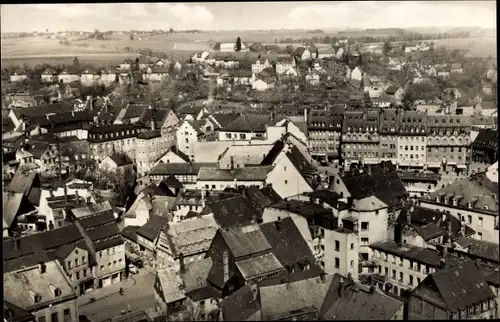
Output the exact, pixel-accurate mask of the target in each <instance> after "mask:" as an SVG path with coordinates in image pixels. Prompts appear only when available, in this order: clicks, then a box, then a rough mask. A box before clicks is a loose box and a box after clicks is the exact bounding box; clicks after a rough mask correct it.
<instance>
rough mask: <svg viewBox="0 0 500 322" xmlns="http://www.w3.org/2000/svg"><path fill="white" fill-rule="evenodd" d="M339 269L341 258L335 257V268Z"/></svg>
mask: <svg viewBox="0 0 500 322" xmlns="http://www.w3.org/2000/svg"><path fill="white" fill-rule="evenodd" d="M339 267H340V258H338V257H335V268H339Z"/></svg>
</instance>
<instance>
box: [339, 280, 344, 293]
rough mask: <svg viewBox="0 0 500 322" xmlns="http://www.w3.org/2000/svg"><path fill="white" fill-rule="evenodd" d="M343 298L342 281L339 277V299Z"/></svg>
mask: <svg viewBox="0 0 500 322" xmlns="http://www.w3.org/2000/svg"><path fill="white" fill-rule="evenodd" d="M343 296H344V279H343V278H342V277H341V278H340V282H339V297H340V298H342V297H343Z"/></svg>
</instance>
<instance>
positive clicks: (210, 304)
mask: <svg viewBox="0 0 500 322" xmlns="http://www.w3.org/2000/svg"><path fill="white" fill-rule="evenodd" d="M217 300H218V299H216V298H207V299H203V300H200V301H191V309H192V310H193V315H194V319H195V320H196V321H211V320H212V319H211V317H210V315H209V314H210V312H211V311H213V310H215V309H217V308H218V306H217Z"/></svg>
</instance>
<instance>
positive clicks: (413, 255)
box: [370, 241, 441, 267]
mask: <svg viewBox="0 0 500 322" xmlns="http://www.w3.org/2000/svg"><path fill="white" fill-rule="evenodd" d="M370 247H371V248H372V249H376V250H378V251H381V252H386V253H389V254H393V255H396V256H399V257H402V258H406V259H408V260H413V261H417V262H420V263H423V264H426V265H430V266H432V267H438V266H439V265H440V263H441V255H440V254H439V252H437V251H435V250H432V249H427V248H421V247H417V246H412V245H401V246H400V245H398V244H396V243H395V242H393V241H383V242H378V243H375V244H372V245H370Z"/></svg>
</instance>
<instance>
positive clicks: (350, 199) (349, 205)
mask: <svg viewBox="0 0 500 322" xmlns="http://www.w3.org/2000/svg"><path fill="white" fill-rule="evenodd" d="M353 203H354V199H353V198H352V197H350V196H349V197H347V208H348V209H349V208H351V207H352V205H353Z"/></svg>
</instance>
